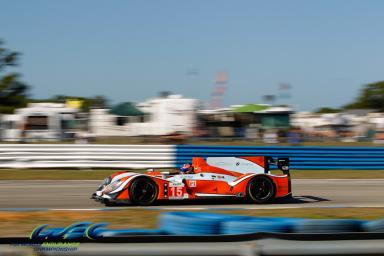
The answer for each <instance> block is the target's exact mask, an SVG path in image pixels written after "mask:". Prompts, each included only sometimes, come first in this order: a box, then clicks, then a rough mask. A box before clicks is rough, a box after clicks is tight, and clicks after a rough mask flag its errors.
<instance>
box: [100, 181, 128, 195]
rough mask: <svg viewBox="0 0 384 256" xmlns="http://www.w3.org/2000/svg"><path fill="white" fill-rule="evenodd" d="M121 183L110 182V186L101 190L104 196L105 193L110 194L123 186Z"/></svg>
mask: <svg viewBox="0 0 384 256" xmlns="http://www.w3.org/2000/svg"><path fill="white" fill-rule="evenodd" d="M123 182H124V181H123V180H116V181H114V182H112V183H111V184H109V185H107V186H106V187H105V189H104V190H103V193H104V194H106V193H110V192H112V191H114V190H115V189H117V188H118V187H120V186H121V184H123Z"/></svg>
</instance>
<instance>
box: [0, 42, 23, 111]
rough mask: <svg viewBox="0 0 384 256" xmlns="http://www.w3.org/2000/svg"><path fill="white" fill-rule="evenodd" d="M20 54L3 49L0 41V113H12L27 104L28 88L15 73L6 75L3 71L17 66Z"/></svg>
mask: <svg viewBox="0 0 384 256" xmlns="http://www.w3.org/2000/svg"><path fill="white" fill-rule="evenodd" d="M19 56H20V54H19V53H18V52H14V51H10V50H8V49H6V48H5V47H4V42H3V41H2V40H0V113H12V112H13V111H14V110H15V109H16V108H20V107H24V106H25V105H26V104H27V91H28V86H27V85H26V84H24V83H22V82H21V81H20V80H19V78H20V75H19V74H18V73H15V72H10V73H7V74H3V75H2V73H5V70H6V69H7V68H11V67H14V66H17V61H18V58H19Z"/></svg>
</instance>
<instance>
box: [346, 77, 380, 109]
mask: <svg viewBox="0 0 384 256" xmlns="http://www.w3.org/2000/svg"><path fill="white" fill-rule="evenodd" d="M344 108H345V109H376V110H379V111H384V81H380V82H376V83H371V84H367V85H365V86H364V88H363V89H362V90H361V92H360V95H359V96H358V97H357V99H356V100H355V101H354V102H352V103H350V104H348V105H346V106H344Z"/></svg>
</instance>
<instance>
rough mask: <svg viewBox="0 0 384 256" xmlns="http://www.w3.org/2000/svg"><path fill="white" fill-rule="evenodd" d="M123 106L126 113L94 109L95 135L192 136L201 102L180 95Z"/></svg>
mask: <svg viewBox="0 0 384 256" xmlns="http://www.w3.org/2000/svg"><path fill="white" fill-rule="evenodd" d="M124 105H125V107H126V110H127V111H126V113H124V112H115V113H114V112H113V111H111V110H109V109H92V110H91V112H90V116H89V127H90V129H91V132H92V134H94V135H95V136H101V137H109V136H160V135H168V134H172V133H184V134H188V135H190V134H192V132H193V129H194V125H195V123H196V112H197V109H198V107H199V102H198V100H195V99H186V98H183V97H182V96H181V95H166V96H165V97H159V98H154V99H149V100H147V101H145V102H142V103H139V104H136V105H133V104H132V103H124V104H122V106H124ZM112 110H113V109H112Z"/></svg>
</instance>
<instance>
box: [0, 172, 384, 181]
mask: <svg viewBox="0 0 384 256" xmlns="http://www.w3.org/2000/svg"><path fill="white" fill-rule="evenodd" d="M116 171H117V170H113V169H110V170H97V169H95V170H86V169H78V170H73V169H62V170H51V169H46V170H42V169H2V170H0V180H102V179H104V178H105V177H107V176H109V175H110V174H112V173H114V172H116ZM132 171H134V172H144V171H145V170H132ZM273 173H276V174H278V173H281V172H273ZM291 177H292V178H293V179H384V170H379V171H372V170H337V171H331V170H292V171H291Z"/></svg>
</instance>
